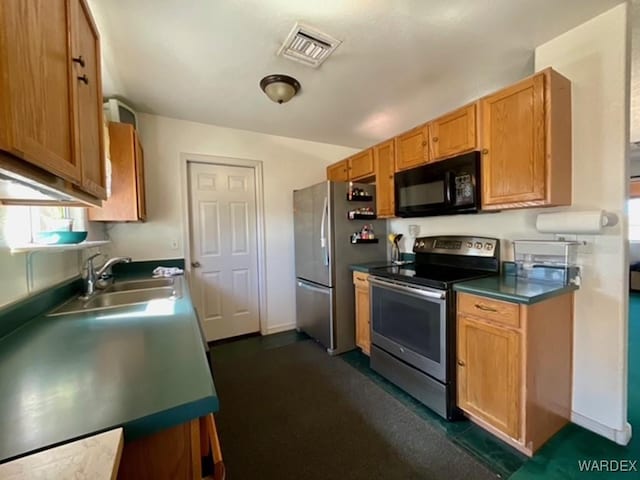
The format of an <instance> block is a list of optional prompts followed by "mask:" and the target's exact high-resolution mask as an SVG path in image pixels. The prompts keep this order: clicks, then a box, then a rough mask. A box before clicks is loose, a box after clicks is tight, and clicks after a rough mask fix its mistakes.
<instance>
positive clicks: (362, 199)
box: [347, 195, 373, 202]
mask: <svg viewBox="0 0 640 480" xmlns="http://www.w3.org/2000/svg"><path fill="white" fill-rule="evenodd" d="M347 201H348V202H372V201H373V195H353V196H352V197H351V198H349V195H347Z"/></svg>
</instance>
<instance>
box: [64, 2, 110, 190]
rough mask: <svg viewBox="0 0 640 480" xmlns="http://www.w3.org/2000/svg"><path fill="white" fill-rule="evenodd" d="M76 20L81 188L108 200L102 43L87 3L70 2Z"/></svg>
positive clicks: (78, 148) (76, 96)
mask: <svg viewBox="0 0 640 480" xmlns="http://www.w3.org/2000/svg"><path fill="white" fill-rule="evenodd" d="M71 5H72V10H71V11H72V18H73V29H72V38H73V55H74V58H77V59H79V60H78V61H77V62H74V70H73V72H74V73H73V75H74V77H73V78H74V93H75V101H76V108H75V111H76V118H77V128H76V147H77V151H78V156H79V158H80V160H81V162H82V163H81V165H82V168H81V170H82V183H81V187H82V189H83V190H85V191H86V192H87V193H90V194H92V195H95V196H96V197H98V198H100V199H103V200H104V199H106V198H107V195H106V188H105V186H106V182H105V175H106V174H105V168H104V137H103V129H102V86H101V83H100V44H99V42H100V40H99V36H98V30H97V29H96V27H95V24H94V23H93V19H92V18H91V12H90V11H89V8H88V7H87V4H86V2H85V0H71Z"/></svg>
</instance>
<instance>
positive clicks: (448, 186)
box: [444, 172, 453, 205]
mask: <svg viewBox="0 0 640 480" xmlns="http://www.w3.org/2000/svg"><path fill="white" fill-rule="evenodd" d="M444 185H445V188H444V194H445V201H446V204H447V205H451V203H452V202H451V190H452V188H453V185H452V184H451V172H446V173H445V174H444Z"/></svg>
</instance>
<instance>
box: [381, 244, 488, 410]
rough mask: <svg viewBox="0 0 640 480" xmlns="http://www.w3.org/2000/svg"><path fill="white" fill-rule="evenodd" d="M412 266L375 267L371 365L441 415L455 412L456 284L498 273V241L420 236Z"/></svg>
mask: <svg viewBox="0 0 640 480" xmlns="http://www.w3.org/2000/svg"><path fill="white" fill-rule="evenodd" d="M413 252H414V253H415V263H412V264H409V265H403V266H393V267H386V268H382V269H374V270H371V271H370V275H369V285H370V289H371V291H370V294H371V343H372V345H371V368H372V369H373V370H375V371H376V372H378V373H380V374H381V375H382V376H383V377H385V378H387V379H388V380H390V381H391V382H393V383H395V384H396V385H398V386H399V387H400V388H402V389H403V390H405V391H406V392H407V393H409V394H411V395H412V396H414V397H415V398H417V399H418V400H420V401H421V402H422V403H424V404H425V405H426V406H428V407H430V408H431V409H433V410H434V411H435V412H437V413H438V414H439V415H441V416H443V417H445V418H447V419H454V418H456V417H457V410H456V407H455V405H456V385H455V383H456V382H455V377H456V374H455V356H456V353H455V350H456V319H455V295H454V292H453V289H452V286H453V284H454V283H456V282H462V281H465V280H471V279H474V278H480V277H486V276H490V275H495V274H497V273H498V272H499V269H500V241H499V240H498V239H495V238H484V237H467V236H438V237H421V238H416V240H415V243H414V246H413Z"/></svg>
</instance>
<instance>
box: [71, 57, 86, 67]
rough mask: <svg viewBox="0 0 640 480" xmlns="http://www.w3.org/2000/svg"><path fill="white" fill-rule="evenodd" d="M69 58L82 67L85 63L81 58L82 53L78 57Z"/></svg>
mask: <svg viewBox="0 0 640 480" xmlns="http://www.w3.org/2000/svg"><path fill="white" fill-rule="evenodd" d="M71 60H73V62H74V63H77V64H79V65H80V66H81V67H83V68H84V66H85V63H84V58H82V55H80V56H79V57H73V58H72V59H71Z"/></svg>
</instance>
